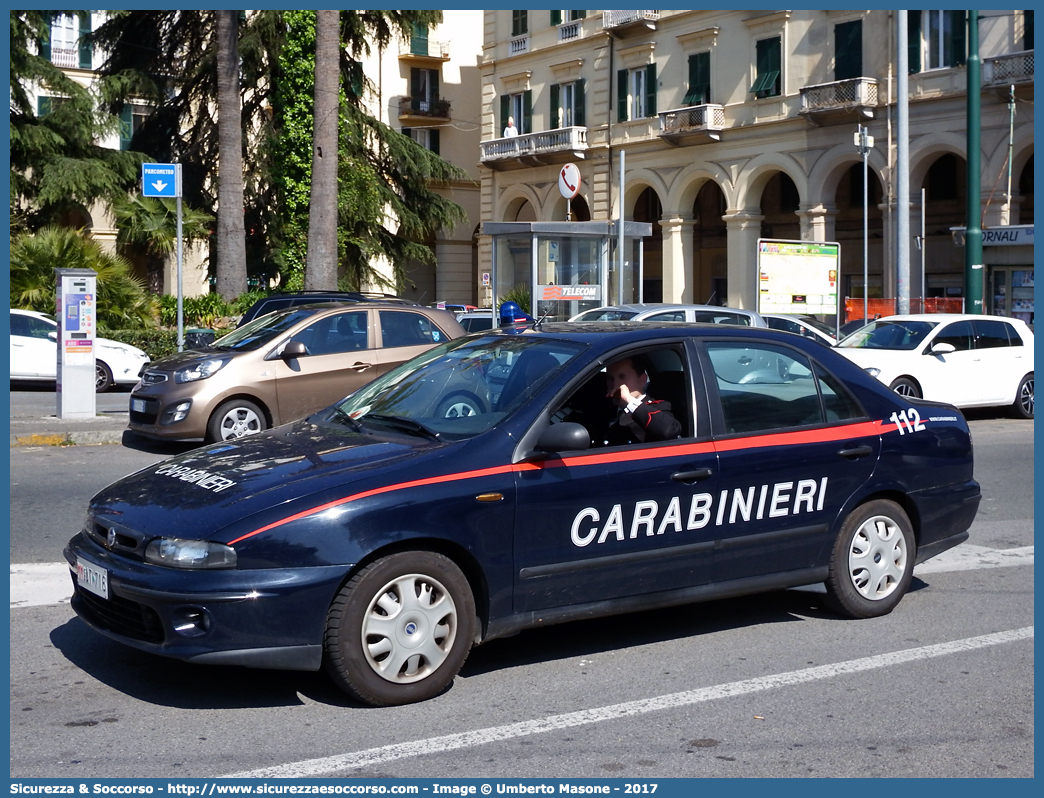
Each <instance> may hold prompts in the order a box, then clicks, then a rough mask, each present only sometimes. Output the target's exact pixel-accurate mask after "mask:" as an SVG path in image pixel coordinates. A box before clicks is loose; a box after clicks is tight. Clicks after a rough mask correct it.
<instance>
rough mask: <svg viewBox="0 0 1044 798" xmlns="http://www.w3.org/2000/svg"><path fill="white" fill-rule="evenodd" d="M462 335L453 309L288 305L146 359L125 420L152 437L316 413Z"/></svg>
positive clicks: (224, 430)
mask: <svg viewBox="0 0 1044 798" xmlns="http://www.w3.org/2000/svg"><path fill="white" fill-rule="evenodd" d="M462 335H464V329H463V328H462V327H461V326H460V324H458V323H457V320H456V319H455V318H454V317H453V314H452V313H449V312H447V311H445V310H435V309H432V308H423V307H420V306H415V307H399V306H392V305H388V304H386V303H354V304H347V305H345V304H339V303H338V304H334V303H326V304H318V305H303V306H299V307H292V308H286V309H284V310H279V311H276V312H274V313H269V314H267V315H264V316H261V317H259V318H256V319H254V320H253V321H252V322H248V323H247V324H245V325H243V326H242V327H238V328H236V329H235V330H234V331H232V332H231V333H229V334H228V335H225V336H223V337H222V338H219V339H217V340H216V341H215V342H214V343H213V344H212V345H211V346H209V347H208V348H206V349H202V350H189V351H185V352H181V353H179V354H177V355H172V356H171V357H168V358H165V359H163V360H159V361H157V362H155V363H153V364H151V365H150V366H149V367H148V368H147V369H146V370H145V372H144V374H143V375H142V379H141V382H140V383H139V384H138V385H137V386H136V387H135V388H134V390H133V391H132V393H131V398H130V428H131V429H132V430H134V431H135V432H138V433H141V434H142V435H146V436H149V437H154V438H173V439H198V438H204V439H206V440H208V441H220V440H230V439H232V438H239V437H241V436H243V435H249V434H251V433H255V432H260V431H261V430H264V429H267V428H269V427H272V426H276V425H279V424H285V423H287V422H289V421H293V420H295V419H298V418H303V417H305V416H307V415H309V414H311V413H314V412H315V411H316V410H320V409H322V408H324V407H326V406H327V405H330V404H332V403H333V402H336V401H337V400H339V399H342V398H344V397H345V396H347V395H348V394H350V393H351V392H352V391H355V390H356V389H357V388H359V387H361V386H362V385H365V384H366V383H368V382H369V381H370V380H372V379H374V378H375V377H377V376H379V375H381V374H384V373H385V372H386V371H388V370H389V369H391V368H393V367H394V366H397V365H399V364H400V363H402V362H404V361H406V360H409V359H410V358H412V357H413V356H414V355H418V354H420V353H421V352H423V351H424V350H426V349H428V348H430V347H432V346H435V345H436V344H439V343H442V342H443V341H447V340H450V339H452V338H459V337H461V336H462Z"/></svg>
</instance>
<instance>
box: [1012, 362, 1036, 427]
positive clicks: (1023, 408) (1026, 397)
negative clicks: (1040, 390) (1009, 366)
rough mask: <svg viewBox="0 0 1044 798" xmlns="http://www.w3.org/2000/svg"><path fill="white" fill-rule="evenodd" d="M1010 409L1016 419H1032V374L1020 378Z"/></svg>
mask: <svg viewBox="0 0 1044 798" xmlns="http://www.w3.org/2000/svg"><path fill="white" fill-rule="evenodd" d="M1011 409H1012V411H1013V413H1014V415H1015V417H1016V418H1033V372H1032V371H1031V372H1030V373H1029V374H1027V375H1026V376H1025V377H1023V378H1022V382H1020V383H1019V390H1018V391H1017V392H1016V394H1015V403H1014V404H1013V405H1012V406H1011Z"/></svg>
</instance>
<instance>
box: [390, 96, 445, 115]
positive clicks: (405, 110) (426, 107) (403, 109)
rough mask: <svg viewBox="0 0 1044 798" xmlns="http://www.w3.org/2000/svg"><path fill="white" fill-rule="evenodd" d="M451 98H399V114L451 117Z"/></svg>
mask: <svg viewBox="0 0 1044 798" xmlns="http://www.w3.org/2000/svg"><path fill="white" fill-rule="evenodd" d="M449 115H450V103H449V100H440V99H438V98H436V99H434V100H422V99H420V98H418V97H400V98H399V116H428V117H435V118H438V119H449Z"/></svg>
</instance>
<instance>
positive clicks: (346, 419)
mask: <svg viewBox="0 0 1044 798" xmlns="http://www.w3.org/2000/svg"><path fill="white" fill-rule="evenodd" d="M331 420H332V421H338V422H340V423H342V424H344V425H346V426H348V427H351V428H352V431H353V432H362V424H360V423H359V421H358V420H357V419H354V418H352V417H351V416H350V415H349V414H348V413H345V412H344V411H343V410H342V409H341V408H340V407H335V408H334V411H333V415H332V417H331Z"/></svg>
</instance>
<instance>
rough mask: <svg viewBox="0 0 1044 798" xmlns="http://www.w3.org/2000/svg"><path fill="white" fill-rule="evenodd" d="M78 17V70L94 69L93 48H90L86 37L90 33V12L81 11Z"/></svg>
mask: <svg viewBox="0 0 1044 798" xmlns="http://www.w3.org/2000/svg"><path fill="white" fill-rule="evenodd" d="M79 17H80V40H79V44H80V69H92V68H93V67H94V48H93V47H91V43H90V41H88V40H87V37H88V36H89V35H90V32H91V12H90V11H81V12H80V13H79Z"/></svg>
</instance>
